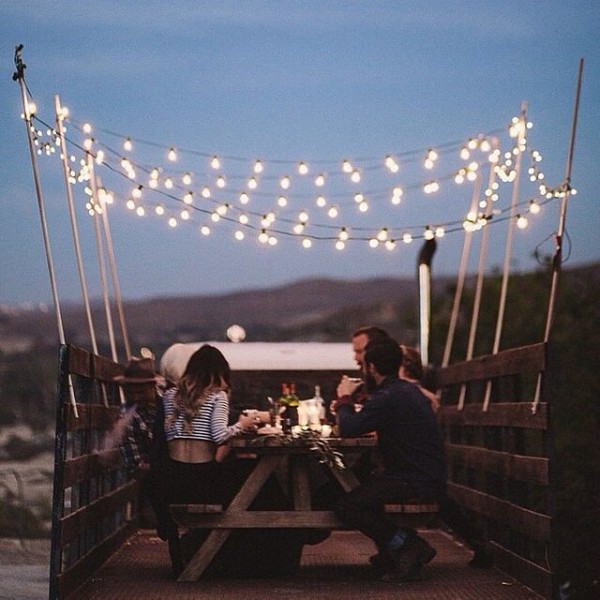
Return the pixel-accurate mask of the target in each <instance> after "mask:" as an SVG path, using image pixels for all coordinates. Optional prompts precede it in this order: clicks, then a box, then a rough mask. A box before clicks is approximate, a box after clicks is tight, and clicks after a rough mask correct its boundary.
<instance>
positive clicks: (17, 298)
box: [0, 0, 600, 304]
mask: <svg viewBox="0 0 600 600" xmlns="http://www.w3.org/2000/svg"><path fill="white" fill-rule="evenodd" d="M0 17H1V19H0V98H1V101H2V106H1V110H0V120H1V127H2V130H3V133H4V134H3V139H4V144H2V145H1V147H0V203H1V207H2V220H1V222H0V257H1V258H0V276H1V281H2V285H1V286H0V304H1V303H5V304H16V303H25V302H34V303H37V302H48V301H50V299H51V293H50V284H49V277H48V270H47V265H46V259H45V254H44V247H43V243H42V235H41V227H40V218H39V215H38V208H37V201H36V196H35V190H34V186H33V177H32V169H31V163H30V160H29V154H28V149H27V138H26V134H25V127H24V125H23V122H22V121H21V120H20V119H19V115H20V113H21V111H22V108H21V100H20V94H19V87H18V85H17V84H15V83H14V82H13V81H12V80H11V76H12V73H13V71H14V65H13V54H14V47H15V45H16V44H24V50H23V59H24V62H25V63H26V65H27V69H26V72H25V74H26V80H27V83H28V86H29V89H30V91H31V93H32V96H33V99H34V100H35V102H36V104H37V106H38V113H37V116H38V117H39V118H40V119H41V120H42V121H43V122H46V123H49V124H53V123H54V107H53V103H54V96H55V95H56V94H58V95H59V96H60V99H61V102H62V104H63V105H65V106H67V107H68V108H69V110H70V115H71V118H72V120H73V122H72V123H71V122H67V129H68V131H67V137H68V139H69V144H71V143H75V144H82V143H83V140H84V139H85V136H84V135H83V134H82V133H81V132H80V131H79V129H78V128H81V126H82V124H83V123H85V122H89V123H90V124H92V127H93V131H92V133H91V136H92V137H93V138H94V144H95V146H94V152H97V150H98V149H100V148H104V147H106V148H110V149H113V150H116V151H117V152H118V154H119V155H121V156H125V155H127V156H128V158H130V160H131V161H132V162H133V163H134V164H135V165H136V170H137V174H136V177H137V179H136V181H135V182H132V181H131V180H129V179H127V177H124V176H123V174H122V173H121V172H119V171H120V169H119V167H118V159H119V157H118V156H116V155H115V156H116V158H115V159H114V161H115V162H114V165H113V167H114V168H113V169H111V168H109V166H106V165H105V166H100V165H98V166H97V167H96V175H97V176H98V177H99V178H100V179H101V181H102V184H103V185H105V186H106V187H107V188H108V189H111V190H112V191H114V193H115V203H114V205H112V206H111V207H110V209H109V217H110V225H111V233H112V238H113V244H114V250H115V255H116V259H117V266H118V272H119V279H120V285H121V290H122V293H123V296H124V297H125V298H146V297H156V296H172V295H190V294H220V293H222V292H227V291H232V290H239V289H248V288H262V287H269V286H274V285H282V284H285V283H286V282H291V281H295V280H297V279H301V278H306V277H317V276H318V277H335V278H343V279H362V278H365V277H373V276H408V277H410V276H413V275H414V273H415V270H416V266H415V264H416V257H417V255H418V251H419V249H420V246H421V243H422V240H421V239H420V236H421V235H422V234H423V233H424V230H425V227H426V226H431V227H432V228H434V227H439V226H445V227H446V229H447V233H446V235H445V236H444V237H443V238H440V239H439V240H438V252H437V254H436V255H435V257H434V262H433V272H434V275H435V274H442V273H443V274H447V273H453V272H455V271H456V269H457V267H458V264H459V260H460V253H461V248H462V244H463V237H464V236H463V234H462V232H461V231H456V232H451V231H450V230H452V229H453V227H454V226H453V225H452V224H453V223H454V224H456V223H460V221H461V220H462V219H463V218H464V216H465V215H466V214H467V212H468V210H469V207H470V203H471V199H472V196H473V184H466V185H462V186H458V185H456V184H455V183H454V182H453V181H452V177H451V175H452V174H454V173H455V172H456V171H457V170H458V169H459V168H461V166H464V165H466V164H469V163H470V162H472V161H478V162H479V164H480V167H479V169H480V172H481V173H482V178H481V179H482V187H481V191H480V193H481V194H482V195H483V193H484V190H485V188H486V186H487V184H488V174H487V173H488V166H487V165H488V163H487V157H486V156H484V153H483V152H481V151H479V150H475V151H474V152H472V153H471V154H472V156H471V157H470V159H469V160H466V161H465V160H462V159H460V158H459V154H458V152H459V149H460V146H461V145H462V143H464V142H466V141H467V140H468V139H469V138H471V137H477V136H479V135H482V136H484V139H491V138H492V137H494V136H495V137H496V138H497V139H498V144H499V145H500V148H501V152H502V154H503V153H504V152H505V151H510V150H511V148H512V146H511V143H512V142H511V139H510V138H509V136H508V135H507V126H508V124H509V122H510V120H511V119H512V117H513V116H515V115H518V114H519V111H520V108H521V104H522V102H523V101H526V103H527V116H528V119H529V120H530V121H531V122H532V123H533V128H532V129H531V130H530V131H529V132H528V134H527V140H528V148H529V150H534V149H535V150H537V151H539V152H540V153H541V155H542V157H543V160H542V162H541V163H540V166H541V169H542V171H543V173H544V175H545V181H546V183H547V184H548V185H549V186H551V187H552V186H557V185H559V184H560V183H561V182H562V181H563V178H564V176H565V168H566V167H565V164H566V155H567V149H568V143H569V135H570V128H571V118H572V112H573V105H574V96H575V87H576V80H577V70H578V62H579V59H580V58H584V59H585V66H584V81H583V89H582V96H581V105H580V114H579V127H578V132H577V139H576V147H575V160H574V163H573V170H572V184H573V186H574V187H575V188H576V189H577V191H578V193H577V195H576V196H573V197H572V198H571V199H570V202H569V207H568V214H567V221H566V224H567V232H568V243H567V244H566V246H567V247H566V254H567V255H568V264H569V265H575V264H583V263H588V262H591V261H597V260H598V259H599V258H600V241H599V236H598V235H597V227H598V223H599V222H600V220H599V218H598V217H599V210H598V194H597V191H596V189H595V187H594V186H595V185H596V173H597V165H598V163H599V160H600V126H599V124H600V97H599V94H600V85H599V84H600V64H599V63H600V44H599V42H598V31H599V30H600V5H598V4H597V3H595V2H591V1H587V2H582V1H572V2H568V3H567V2H560V1H548V2H544V1H539V2H523V1H520V2H517V1H507V2H502V3H496V2H456V1H449V2H445V3H438V2H422V1H419V2H412V1H408V2H398V1H393V2H386V1H378V0H369V1H368V2H367V1H363V2H337V1H329V2H323V1H319V2H316V1H306V2H288V1H287V0H283V1H279V2H269V1H253V0H247V1H244V2H242V1H238V2H227V1H224V2H223V1H221V2H210V3H209V2H203V1H202V2H191V1H183V0H179V1H178V0H175V1H171V2H158V1H153V0H146V1H144V2H123V1H119V2H113V1H102V2H98V1H89V2H85V3H81V2H75V1H71V0H66V1H61V2H43V1H36V0H33V1H32V2H29V3H21V2H12V1H10V2H3V3H2V4H1V5H0ZM126 137H131V138H132V139H133V140H134V148H133V150H132V151H130V152H126V151H125V150H124V149H123V141H124V139H125V138H126ZM170 147H174V148H177V150H178V154H179V158H178V160H177V162H175V163H170V162H169V161H168V160H167V159H166V157H165V155H166V151H167V150H168V148H170ZM429 148H433V149H437V150H438V152H439V155H440V158H439V161H438V162H437V163H436V166H435V168H434V169H432V170H431V171H427V170H425V169H424V168H423V167H422V159H423V157H424V155H425V153H426V151H427V150H428V149H429ZM71 150H72V151H73V153H74V154H75V153H78V157H79V156H80V155H81V152H80V151H79V150H77V148H76V146H71V145H70V151H71ZM388 154H391V155H393V156H394V157H395V158H396V160H397V162H398V164H399V167H400V168H399V171H398V172H397V173H395V174H394V173H390V172H389V171H388V170H386V169H385V168H384V167H383V160H384V157H385V156H386V155H388ZM212 155H217V156H219V158H220V159H221V166H220V167H219V169H217V170H215V169H211V167H210V165H209V162H210V157H211V156H212ZM257 158H258V159H261V161H262V162H263V164H264V166H265V171H264V173H263V174H262V175H261V176H260V177H259V186H258V188H257V190H256V191H255V192H253V193H250V192H248V193H249V196H250V200H249V202H248V204H247V205H242V204H241V202H240V200H239V197H240V193H241V192H242V191H244V190H246V187H245V186H246V182H247V179H248V177H250V176H251V175H252V165H253V163H254V160H255V159H257ZM344 159H348V160H350V161H351V163H352V165H353V168H356V169H358V171H359V172H360V174H361V181H360V182H359V183H358V184H356V183H352V182H350V181H349V180H348V176H347V175H343V174H342V173H341V164H342V161H343V160H344ZM300 161H304V162H306V164H307V165H308V167H309V173H308V175H305V176H301V175H298V174H297V173H296V172H295V168H296V166H297V163H298V162H300ZM522 165H523V166H522V175H521V185H520V187H519V196H518V199H519V202H520V203H521V204H520V205H521V206H523V207H527V206H528V205H527V204H526V201H527V200H528V199H529V198H534V197H537V190H538V188H537V184H532V183H531V182H529V180H528V175H527V168H528V166H529V162H528V159H527V160H525V157H524V159H523V163H522ZM154 167H156V168H159V169H160V177H159V185H158V191H155V190H152V189H150V187H149V185H148V183H149V179H148V173H149V171H150V170H151V168H154ZM39 169H40V180H41V184H42V190H43V194H44V205H45V208H46V215H47V218H48V230H49V236H50V243H51V249H52V254H53V260H54V264H55V268H56V272H57V276H58V282H57V285H58V291H59V297H60V298H61V299H62V300H64V301H79V300H80V298H81V289H80V283H79V279H78V275H77V267H76V263H75V260H74V251H73V243H72V233H71V225H70V221H69V216H68V209H67V200H66V194H65V189H64V184H63V175H62V166H61V163H60V160H59V159H58V157H57V155H56V154H55V155H53V156H51V157H49V158H47V157H40V158H39ZM144 169H146V171H145V172H144ZM188 172H189V173H190V174H191V177H192V181H191V183H189V184H183V183H182V182H181V176H182V175H183V174H184V173H188ZM319 173H324V174H325V175H326V184H325V186H323V188H317V187H316V186H315V185H314V183H313V182H314V178H315V177H316V175H318V174H319ZM218 175H222V176H223V177H224V178H225V181H226V185H225V187H224V188H222V189H220V188H218V186H217V179H216V178H217V177H218ZM284 175H290V177H291V186H290V188H289V190H285V191H284V190H282V189H281V187H280V184H279V179H280V178H281V177H282V176H284ZM167 177H171V178H172V181H173V182H174V187H173V188H172V189H167V188H165V187H164V183H165V179H166V178H167ZM429 181H439V182H440V188H441V189H440V192H438V193H435V194H424V193H423V192H422V187H423V184H424V183H427V182H429ZM137 185H141V186H142V188H143V196H142V198H141V199H138V200H137V202H136V204H137V205H138V206H140V205H141V206H142V207H143V208H144V210H145V211H146V214H145V215H144V216H142V217H138V216H135V215H134V212H133V211H131V210H128V209H127V208H125V201H126V200H127V198H128V197H129V195H130V194H131V191H132V189H133V188H134V187H136V186H137ZM205 186H207V187H208V188H209V189H210V191H211V197H210V198H208V199H207V198H202V196H201V190H202V189H203V188H204V187H205ZM83 187H84V186H83V185H76V186H74V188H73V193H74V200H75V205H76V214H77V222H78V227H79V236H80V241H81V247H82V256H83V259H84V265H85V274H86V279H87V282H88V288H89V292H90V295H91V296H92V297H99V296H100V295H101V288H100V283H99V281H100V277H99V275H98V266H97V264H98V261H97V257H96V245H95V238H94V228H93V224H92V220H91V219H90V218H89V217H88V216H87V213H86V211H85V208H84V205H85V202H86V200H87V197H86V196H85V193H84V191H83ZM394 187H402V188H403V190H404V195H403V197H402V201H401V202H400V203H399V204H397V205H395V204H393V203H392V202H391V201H390V198H391V190H392V189H393V188H394ZM512 190H513V186H512V184H510V183H501V184H500V186H499V190H498V195H499V199H498V201H497V203H495V205H494V207H495V210H496V212H497V215H496V217H495V219H492V221H491V223H490V225H489V227H490V234H489V235H490V250H489V256H488V258H487V261H486V264H487V265H488V268H489V269H491V268H493V267H495V266H501V265H502V263H503V260H504V254H505V239H506V234H507V227H508V225H509V223H511V222H512V223H513V224H514V221H511V220H507V219H506V218H505V217H506V215H507V214H508V213H507V212H506V211H507V210H508V206H509V203H510V201H511V198H512V194H513V191H512ZM186 191H192V192H193V195H194V199H193V207H192V208H190V207H187V208H189V212H190V219H189V220H187V221H184V220H182V218H181V216H180V215H181V210H182V209H184V208H186V205H185V203H184V202H182V197H183V194H184V193H185V192H186ZM357 193H362V194H363V195H364V197H365V200H366V201H367V203H368V210H367V211H366V212H364V213H362V212H361V211H360V210H359V209H358V206H359V205H358V203H357V202H356V201H355V196H356V194H357ZM319 194H322V195H323V196H325V201H324V202H325V206H324V207H319V206H318V205H317V204H316V198H317V196H318V195H319ZM281 195H284V196H285V198H286V201H287V205H286V206H285V207H281V206H279V204H278V202H279V200H278V198H279V196H281ZM157 204H161V205H163V206H164V207H165V211H166V216H164V217H157V216H155V215H154V208H155V206H156V205H157ZM225 205H227V206H226V208H227V213H226V215H225V216H226V219H221V221H219V222H218V223H216V222H214V221H212V218H211V213H213V212H216V211H217V210H223V207H225ZM332 206H334V207H335V209H337V211H338V216H337V217H331V216H329V214H328V210H329V209H330V208H331V207H332ZM559 206H560V202H559V201H558V200H555V201H552V202H548V203H546V204H544V205H543V206H542V211H541V213H540V214H539V215H529V216H528V220H529V226H528V228H527V229H524V230H517V231H515V235H514V240H513V247H512V261H511V262H512V263H513V265H514V266H515V267H516V268H517V269H520V270H530V269H533V268H535V266H536V262H535V260H534V259H533V258H532V254H533V252H534V251H535V249H536V248H538V249H539V251H540V252H541V253H543V254H550V253H551V252H552V251H553V244H552V234H553V232H554V231H556V228H557V226H558V211H559ZM302 210H306V212H307V213H308V221H307V222H306V226H305V229H304V231H303V233H302V235H292V227H293V224H294V222H296V221H298V219H299V218H300V217H299V214H300V211H302ZM519 210H520V212H524V213H525V212H527V208H520V209H519ZM269 212H273V214H274V216H275V221H274V222H273V223H272V224H271V225H270V226H269V227H266V231H267V232H270V233H269V235H270V236H271V237H273V238H275V239H276V240H277V243H276V244H275V245H270V244H269V243H266V244H262V243H260V242H258V241H257V234H258V233H259V231H260V229H261V227H262V225H261V224H260V221H261V215H263V214H268V213H269ZM242 213H246V214H247V216H248V218H249V223H248V225H247V226H244V225H241V224H236V223H235V222H234V221H237V220H238V219H239V217H240V215H241V214H242ZM169 215H170V216H171V217H172V218H175V219H177V222H178V225H177V227H170V226H169V225H168V223H167V218H169ZM228 219H229V220H228ZM202 226H205V227H209V228H210V235H203V234H202V233H200V231H199V228H200V227H202ZM342 227H346V228H347V231H348V232H349V234H350V239H349V240H348V242H347V243H346V247H345V249H344V250H342V251H340V250H337V249H336V248H335V247H334V243H335V240H334V239H323V238H336V239H337V236H338V235H339V232H340V231H341V228H342ZM383 228H386V229H387V230H388V239H394V240H397V243H396V245H395V248H394V249H393V250H391V251H389V250H387V249H385V247H384V244H383V243H382V244H380V245H379V247H377V248H371V247H370V246H369V243H368V239H369V238H371V237H374V236H376V235H377V233H378V232H380V231H381V230H382V229H383ZM458 229H459V230H460V229H461V228H460V226H459V227H458ZM237 231H240V232H241V233H243V234H244V239H243V240H242V241H238V240H237V239H236V238H235V235H236V232H237ZM408 232H410V233H411V235H413V237H414V240H413V242H412V243H411V244H405V243H403V242H402V241H401V240H402V236H403V235H404V234H405V233H408ZM238 235H240V234H238ZM305 238H306V239H310V240H311V242H312V247H311V248H308V249H306V248H303V247H302V240H303V239H305ZM359 238H360V239H359ZM480 240H481V232H480V233H478V234H475V235H474V236H473V246H472V256H471V258H470V261H469V264H470V267H469V268H470V270H473V269H475V268H476V264H477V260H478V252H479V244H480Z"/></svg>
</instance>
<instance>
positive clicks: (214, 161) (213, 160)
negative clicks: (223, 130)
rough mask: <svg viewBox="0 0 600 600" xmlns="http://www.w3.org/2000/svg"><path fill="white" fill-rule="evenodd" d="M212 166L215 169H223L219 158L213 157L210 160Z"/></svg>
mask: <svg viewBox="0 0 600 600" xmlns="http://www.w3.org/2000/svg"><path fill="white" fill-rule="evenodd" d="M210 166H211V167H212V168H213V169H220V168H221V161H220V160H219V157H218V156H213V157H212V158H211V160H210Z"/></svg>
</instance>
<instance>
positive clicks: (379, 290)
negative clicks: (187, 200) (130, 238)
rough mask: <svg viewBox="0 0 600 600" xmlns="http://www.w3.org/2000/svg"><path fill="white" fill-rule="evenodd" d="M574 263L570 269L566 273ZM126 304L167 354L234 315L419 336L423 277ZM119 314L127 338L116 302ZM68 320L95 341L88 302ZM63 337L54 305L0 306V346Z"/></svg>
mask: <svg viewBox="0 0 600 600" xmlns="http://www.w3.org/2000/svg"><path fill="white" fill-rule="evenodd" d="M570 271H572V272H573V273H572V276H573V277H577V278H579V277H584V278H591V279H596V280H597V279H598V276H599V274H600V264H594V265H590V266H584V267H578V268H575V269H572V270H570ZM570 271H567V270H565V271H564V277H565V280H566V281H568V279H569V277H570V275H569V272H570ZM513 277H514V278H518V277H519V276H518V275H516V276H513ZM468 283H469V282H468ZM454 285H455V282H454V279H450V278H437V279H435V280H434V282H433V289H432V294H433V297H434V298H440V297H442V296H444V297H445V296H450V295H451V293H452V290H453V286H454ZM514 285H518V283H516V282H515V284H514ZM124 311H125V315H126V322H127V329H128V333H129V337H130V341H131V345H132V348H133V349H134V352H135V351H136V350H137V349H138V348H139V347H140V346H143V345H148V346H150V347H151V348H152V349H153V350H154V351H155V353H157V354H159V353H161V352H162V351H163V350H164V348H166V347H167V346H169V345H170V344H172V343H174V342H186V341H199V340H225V339H226V333H225V332H226V329H227V328H228V327H229V326H230V325H232V324H234V323H235V324H238V325H241V326H242V327H243V328H244V329H245V330H246V333H247V338H246V339H247V340H248V341H281V340H286V341H338V342H339V341H346V340H348V339H349V336H350V334H351V332H352V331H353V330H354V329H355V328H356V327H359V326H360V325H364V324H378V325H380V326H383V327H386V329H388V330H389V331H390V333H392V334H393V335H395V336H396V337H398V338H399V339H402V340H404V341H406V342H407V343H415V342H416V341H417V334H418V331H417V330H418V284H417V281H416V279H406V278H398V279H394V278H380V279H368V280H359V281H348V280H336V279H304V280H300V281H297V282H294V283H291V284H289V285H285V286H278V287H273V288H269V289H254V290H245V291H238V292H234V293H228V294H220V295H202V296H186V297H159V298H152V299H148V300H141V301H130V302H126V303H125V306H124ZM113 320H114V329H115V334H116V336H117V338H119V337H120V329H119V325H118V320H117V313H116V310H115V309H114V308H113ZM93 321H94V324H95V327H96V336H97V339H98V344H99V346H100V349H101V350H104V351H106V349H107V347H108V334H107V330H108V328H107V326H106V320H105V315H104V309H103V307H101V306H95V307H94V308H93ZM63 322H64V327H65V333H66V339H67V341H68V342H69V343H72V344H76V345H80V346H83V347H85V348H89V347H90V341H89V338H90V336H89V333H88V325H87V318H86V316H85V311H84V310H83V307H81V306H77V307H69V308H66V309H64V310H63ZM57 338H58V336H57V333H56V324H55V315H54V312H53V311H52V310H50V311H47V312H45V313H43V312H40V311H25V312H14V313H7V312H4V313H2V314H0V339H2V340H3V341H2V347H1V348H0V350H3V351H5V352H6V351H7V350H8V351H10V347H11V345H12V346H13V347H14V348H20V350H21V351H27V350H28V349H30V348H32V347H35V346H38V347H39V346H40V345H43V346H47V345H56V343H57ZM7 346H8V347H7Z"/></svg>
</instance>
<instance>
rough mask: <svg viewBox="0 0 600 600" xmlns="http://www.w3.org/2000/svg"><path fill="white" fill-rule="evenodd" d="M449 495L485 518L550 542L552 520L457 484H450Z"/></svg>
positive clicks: (536, 538) (546, 516)
mask: <svg viewBox="0 0 600 600" xmlns="http://www.w3.org/2000/svg"><path fill="white" fill-rule="evenodd" d="M448 495H449V496H450V497H452V498H453V499H454V500H456V502H458V503H459V504H460V505H461V506H463V507H465V508H467V509H469V510H472V511H474V512H476V513H478V514H480V515H483V516H484V517H487V518H489V519H493V520H495V521H498V522H500V523H503V524H504V525H506V526H507V527H510V528H511V529H514V530H515V531H519V532H521V533H524V534H525V535H527V536H529V537H530V538H533V539H535V540H539V541H542V542H549V541H550V526H551V522H552V519H551V518H550V517H549V516H548V515H544V514H541V513H538V512H535V511H533V510H529V509H527V508H523V507H522V506H517V505H516V504H513V503H512V502H508V501H507V500H501V499H500V498H496V497H495V496H492V495H491V494H486V493H484V492H479V491H477V490H474V489H471V488H468V487H466V486H463V485H459V484H457V483H452V482H448Z"/></svg>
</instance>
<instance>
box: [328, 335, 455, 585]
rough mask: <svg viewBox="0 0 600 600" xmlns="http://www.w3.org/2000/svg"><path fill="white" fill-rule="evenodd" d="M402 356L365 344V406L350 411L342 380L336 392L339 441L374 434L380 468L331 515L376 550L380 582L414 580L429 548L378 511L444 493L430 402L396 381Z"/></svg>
mask: <svg viewBox="0 0 600 600" xmlns="http://www.w3.org/2000/svg"><path fill="white" fill-rule="evenodd" d="M401 362H402V350H401V349H400V346H399V345H398V343H397V342H396V341H395V340H393V339H389V340H386V341H381V342H369V343H368V344H367V346H366V349H365V356H364V373H365V384H366V386H367V391H368V392H370V393H371V396H370V398H369V401H368V402H367V403H366V404H365V405H364V407H363V409H362V410H361V411H360V412H356V411H355V410H354V402H353V400H352V396H351V394H352V392H353V391H354V389H355V385H353V383H352V382H351V380H349V379H347V378H346V379H343V380H342V382H341V383H340V385H339V386H338V397H339V398H338V400H337V401H336V406H335V410H336V418H337V427H338V431H339V434H340V435H341V436H342V437H357V436H361V435H364V434H366V433H369V432H372V431H375V432H376V434H377V440H378V447H379V451H380V453H381V457H382V460H383V463H384V471H383V473H378V474H373V475H371V476H370V477H369V478H368V480H367V481H364V482H361V485H359V486H358V487H357V488H355V489H354V490H352V491H351V492H349V493H347V494H345V495H343V496H342V497H341V498H340V500H339V501H338V502H337V504H336V506H335V508H334V510H335V513H336V515H337V517H338V518H339V519H340V521H342V522H343V523H344V524H346V525H348V526H349V527H351V528H353V529H358V530H359V531H361V532H363V533H364V534H365V535H367V536H368V537H370V538H371V539H372V540H373V541H374V542H375V544H376V545H377V548H378V550H379V554H378V557H377V559H376V560H374V561H373V563H374V565H376V566H377V567H378V568H379V569H380V570H381V571H382V573H383V576H382V578H383V579H385V580H394V581H406V580H410V579H412V578H414V577H415V575H416V574H417V573H418V571H419V570H420V568H421V566H422V565H423V564H426V563H427V562H429V561H431V560H432V559H433V557H434V556H435V554H436V552H435V550H434V549H433V548H432V547H431V546H430V545H429V544H428V543H427V541H426V540H424V539H423V538H421V537H420V536H418V535H417V534H416V532H415V531H414V530H409V529H404V528H398V527H397V526H396V525H395V523H394V522H393V521H392V520H391V519H390V518H388V516H387V515H386V514H385V512H384V505H385V504H386V503H402V502H406V501H409V500H415V499H419V500H422V501H437V500H438V499H440V498H442V497H443V496H444V494H445V486H446V466H445V460H444V450H443V442H442V437H441V434H440V431H439V429H438V424H437V421H436V419H435V415H434V414H433V411H432V409H431V405H430V403H429V401H428V400H427V399H426V398H425V397H424V396H423V394H422V393H421V392H420V391H419V389H418V388H417V387H416V386H415V385H412V384H410V383H407V382H405V381H402V380H400V379H399V378H398V372H399V369H400V364H401Z"/></svg>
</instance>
